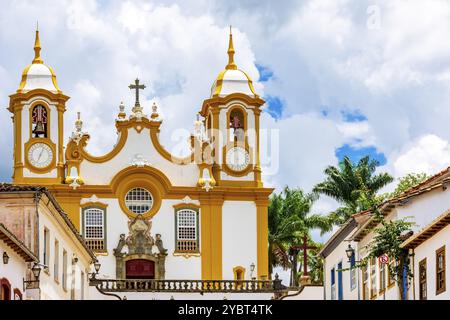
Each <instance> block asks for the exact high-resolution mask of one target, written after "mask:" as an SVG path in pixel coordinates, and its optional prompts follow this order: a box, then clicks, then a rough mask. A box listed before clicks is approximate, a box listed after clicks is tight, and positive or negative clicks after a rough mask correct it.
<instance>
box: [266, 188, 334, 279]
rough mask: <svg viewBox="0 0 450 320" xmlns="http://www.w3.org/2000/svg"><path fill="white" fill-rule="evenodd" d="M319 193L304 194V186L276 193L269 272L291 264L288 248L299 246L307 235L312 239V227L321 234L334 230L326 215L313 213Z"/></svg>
mask: <svg viewBox="0 0 450 320" xmlns="http://www.w3.org/2000/svg"><path fill="white" fill-rule="evenodd" d="M316 199H317V195H316V194H313V193H304V192H303V191H302V190H301V189H290V188H289V187H285V188H284V190H283V191H282V192H281V193H280V194H273V195H272V196H271V199H270V200H271V201H270V204H269V212H268V213H269V273H270V274H272V272H273V268H274V267H276V266H281V267H283V268H284V269H285V270H287V269H290V268H291V267H292V265H291V263H290V261H289V255H288V250H289V247H290V246H292V245H298V244H300V242H301V239H302V237H303V236H304V235H306V236H308V238H310V236H309V235H310V230H313V229H319V230H320V231H321V233H322V234H323V233H325V232H329V231H331V230H332V223H331V221H330V219H329V218H328V217H326V216H323V215H320V214H310V210H311V207H312V205H313V203H314V201H315V200H316Z"/></svg>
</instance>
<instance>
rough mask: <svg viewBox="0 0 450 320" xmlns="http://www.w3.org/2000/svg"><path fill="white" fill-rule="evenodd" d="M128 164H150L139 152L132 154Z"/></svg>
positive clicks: (143, 165) (141, 165) (140, 165)
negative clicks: (132, 156)
mask: <svg viewBox="0 0 450 320" xmlns="http://www.w3.org/2000/svg"><path fill="white" fill-rule="evenodd" d="M130 165H132V166H135V167H138V168H142V167H145V166H150V165H151V164H150V162H148V161H147V159H145V158H144V156H143V155H142V154H141V153H137V154H135V155H134V158H133V159H132V160H131V163H130Z"/></svg>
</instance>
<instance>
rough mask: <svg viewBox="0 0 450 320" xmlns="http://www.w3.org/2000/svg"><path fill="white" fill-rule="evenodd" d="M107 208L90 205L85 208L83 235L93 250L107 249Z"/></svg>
mask: <svg viewBox="0 0 450 320" xmlns="http://www.w3.org/2000/svg"><path fill="white" fill-rule="evenodd" d="M105 220H106V215H105V209H103V208H98V207H89V208H85V209H84V210H83V235H84V240H85V241H86V244H87V245H88V247H89V248H90V249H91V250H93V251H104V250H106V232H105Z"/></svg>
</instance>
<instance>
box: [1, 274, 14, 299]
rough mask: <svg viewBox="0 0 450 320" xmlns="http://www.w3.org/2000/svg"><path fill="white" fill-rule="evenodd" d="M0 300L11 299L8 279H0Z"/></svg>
mask: <svg viewBox="0 0 450 320" xmlns="http://www.w3.org/2000/svg"><path fill="white" fill-rule="evenodd" d="M0 300H11V284H10V283H9V281H8V279H6V278H2V279H0Z"/></svg>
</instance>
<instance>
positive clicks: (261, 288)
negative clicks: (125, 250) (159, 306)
mask: <svg viewBox="0 0 450 320" xmlns="http://www.w3.org/2000/svg"><path fill="white" fill-rule="evenodd" d="M90 285H91V286H96V287H97V288H98V289H99V290H101V291H103V292H131V291H132V292H198V293H207V292H235V293H239V292H242V293H244V292H253V293H258V292H277V291H281V290H283V289H284V288H285V287H284V286H283V285H282V284H281V280H279V279H275V280H154V279H142V280H141V279H124V280H117V279H91V280H90Z"/></svg>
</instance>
